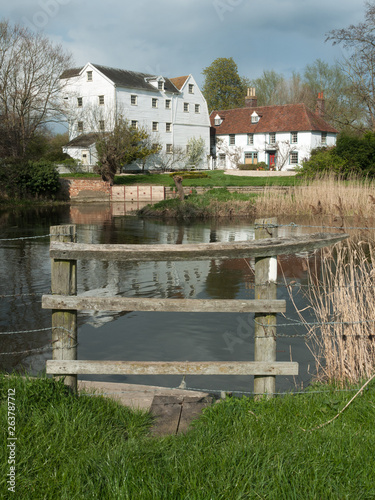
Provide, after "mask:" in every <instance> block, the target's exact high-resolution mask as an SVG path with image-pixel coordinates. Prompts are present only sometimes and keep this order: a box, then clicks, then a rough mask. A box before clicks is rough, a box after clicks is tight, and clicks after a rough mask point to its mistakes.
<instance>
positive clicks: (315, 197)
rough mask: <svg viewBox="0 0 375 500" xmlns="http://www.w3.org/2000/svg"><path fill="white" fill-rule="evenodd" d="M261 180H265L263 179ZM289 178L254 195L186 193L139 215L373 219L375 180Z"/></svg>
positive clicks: (335, 222) (333, 221)
mask: <svg viewBox="0 0 375 500" xmlns="http://www.w3.org/2000/svg"><path fill="white" fill-rule="evenodd" d="M237 179H241V178H237ZM286 179H288V178H286ZM198 180H199V179H198ZM203 180H205V179H203ZM262 180H263V182H265V179H262ZM275 180H276V179H275ZM279 180H280V182H282V181H283V180H285V178H279ZM293 181H295V184H294V185H293V187H291V189H287V190H275V189H273V187H272V186H271V185H264V190H263V191H262V192H259V193H257V194H240V193H232V196H231V197H230V196H229V193H228V195H225V194H224V193H225V191H226V190H225V188H226V186H224V187H223V188H222V189H217V190H216V191H217V194H215V190H210V191H209V192H208V193H205V194H204V195H201V196H197V195H194V196H192V197H191V196H190V197H189V198H188V199H187V201H185V202H184V203H183V204H180V205H179V202H178V201H176V200H167V201H165V202H162V203H161V204H157V205H154V206H153V207H148V208H147V209H146V210H144V211H143V213H142V215H147V216H151V215H155V216H161V217H177V218H191V217H194V216H196V217H217V216H229V215H231V214H232V213H235V212H237V213H238V215H240V216H258V217H267V216H268V217H272V216H278V215H280V214H282V215H283V216H297V215H314V216H321V217H323V218H324V222H325V223H328V224H330V225H335V226H337V225H340V224H343V223H344V222H343V221H344V218H348V217H352V218H353V217H356V218H358V220H362V223H361V224H362V225H363V223H364V222H363V220H364V219H374V218H375V182H374V181H373V180H363V179H352V180H340V179H337V178H335V177H333V176H325V177H321V178H319V179H316V180H313V181H308V182H307V181H306V182H305V183H304V184H302V182H301V180H297V179H293ZM183 185H185V182H184V183H183ZM280 185H282V184H280ZM213 200H216V202H217V204H218V205H220V204H221V209H220V206H217V207H215V206H214V205H213ZM228 201H230V202H231V203H234V201H236V206H235V207H234V206H233V210H231V206H230V204H228ZM210 204H211V207H210ZM225 204H226V205H225ZM211 208H212V210H211ZM195 214H196V215H195Z"/></svg>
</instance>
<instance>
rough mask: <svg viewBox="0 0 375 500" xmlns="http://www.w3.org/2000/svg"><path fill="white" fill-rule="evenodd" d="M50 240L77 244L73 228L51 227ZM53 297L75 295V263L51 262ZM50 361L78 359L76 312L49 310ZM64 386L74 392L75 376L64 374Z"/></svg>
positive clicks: (71, 261)
mask: <svg viewBox="0 0 375 500" xmlns="http://www.w3.org/2000/svg"><path fill="white" fill-rule="evenodd" d="M50 235H51V237H50V238H51V241H59V242H63V243H70V242H72V243H76V241H77V235H76V226H75V225H65V226H51V228H50ZM51 293H52V295H76V294H77V261H76V260H59V259H52V260H51ZM52 359H54V360H76V359H77V311H60V310H58V309H53V310H52ZM65 385H67V386H69V387H70V388H71V389H72V391H74V392H76V391H77V375H67V376H66V377H65Z"/></svg>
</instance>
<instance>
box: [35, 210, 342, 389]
mask: <svg viewBox="0 0 375 500" xmlns="http://www.w3.org/2000/svg"><path fill="white" fill-rule="evenodd" d="M256 223H258V225H259V227H258V228H257V229H256V231H255V237H256V239H255V241H253V240H251V241H242V242H231V243H208V244H187V245H107V244H105V245H102V244H98V245H89V244H82V243H76V228H75V226H71V225H70V226H54V227H51V231H50V233H51V243H50V256H51V261H52V279H51V292H52V294H51V295H43V297H42V307H43V308H44V309H51V310H52V332H53V336H52V344H53V352H52V360H49V361H47V362H46V371H47V373H49V374H53V375H55V376H61V375H67V377H66V378H65V383H66V384H67V385H69V386H70V387H71V388H72V389H73V390H77V375H80V374H112V375H254V393H256V394H263V393H267V394H270V395H271V394H274V393H275V376H276V375H297V374H298V363H295V362H277V361H276V314H277V313H284V312H285V311H286V302H285V300H277V298H276V287H277V255H284V254H290V253H297V252H302V251H311V250H315V249H318V248H323V247H326V246H329V245H333V244H335V243H337V242H339V241H342V240H344V239H345V238H347V237H348V235H346V234H327V233H318V234H313V235H307V236H298V237H296V236H291V237H289V238H277V221H276V219H262V220H258V221H256ZM249 257H255V286H254V289H255V299H253V300H216V299H210V300H202V299H160V298H126V297H92V296H82V295H81V296H77V295H76V294H77V260H79V259H98V260H106V261H108V260H115V261H129V262H141V261H142V262H154V261H182V260H210V259H238V258H249ZM86 310H94V311H122V312H125V311H150V312H156V311H157V312H160V311H167V312H168V311H170V312H196V313H199V312H214V313H220V312H230V313H250V312H251V313H255V321H254V326H255V331H254V342H255V344H254V347H255V350H254V358H255V359H254V361H247V362H238V361H221V362H216V361H199V362H198V361H197V362H193V361H183V362H181V361H170V362H164V361H158V362H156V361H84V360H82V361H78V360H77V351H76V345H77V311H86Z"/></svg>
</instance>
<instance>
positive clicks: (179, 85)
mask: <svg viewBox="0 0 375 500" xmlns="http://www.w3.org/2000/svg"><path fill="white" fill-rule="evenodd" d="M188 78H189V77H188V76H178V77H177V78H171V82H172V83H173V85H174V86H175V87H176V88H177V89H178V90H181V89H182V87H183V86H184V83H185V82H186V80H187V79H188Z"/></svg>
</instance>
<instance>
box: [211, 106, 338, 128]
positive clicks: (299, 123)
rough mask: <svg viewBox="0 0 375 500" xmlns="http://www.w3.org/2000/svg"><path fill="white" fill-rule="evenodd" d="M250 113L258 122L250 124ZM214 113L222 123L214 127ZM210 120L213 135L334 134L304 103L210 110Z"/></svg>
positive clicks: (329, 126) (328, 125)
mask: <svg viewBox="0 0 375 500" xmlns="http://www.w3.org/2000/svg"><path fill="white" fill-rule="evenodd" d="M254 111H255V112H256V113H257V114H258V115H259V121H258V123H251V115H252V114H253V113H254ZM217 114H218V115H219V116H220V118H221V119H222V120H223V122H222V124H221V125H216V126H215V122H214V119H215V116H216V115H217ZM210 119H211V125H212V127H213V128H214V129H215V132H216V134H217V135H224V134H257V133H266V132H268V133H269V132H302V131H319V132H331V133H335V134H337V133H338V131H337V130H336V129H335V128H334V127H332V126H331V125H330V124H329V123H327V122H326V121H325V120H324V119H323V118H322V117H321V116H319V115H318V114H316V113H313V112H312V111H311V110H310V109H309V108H308V107H307V106H305V104H286V105H284V106H258V107H255V108H236V109H228V110H223V111H220V110H219V111H213V112H212V113H211V115H210Z"/></svg>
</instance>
